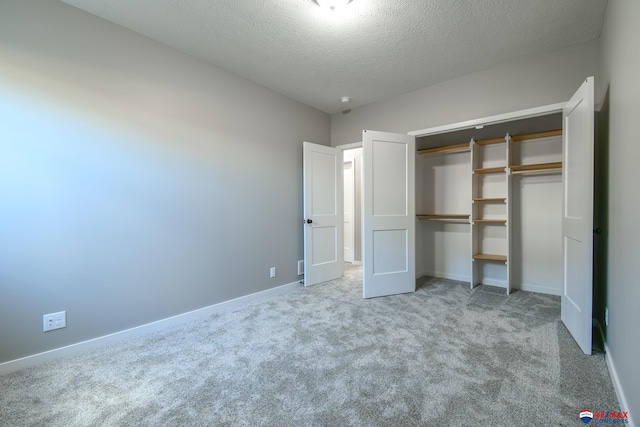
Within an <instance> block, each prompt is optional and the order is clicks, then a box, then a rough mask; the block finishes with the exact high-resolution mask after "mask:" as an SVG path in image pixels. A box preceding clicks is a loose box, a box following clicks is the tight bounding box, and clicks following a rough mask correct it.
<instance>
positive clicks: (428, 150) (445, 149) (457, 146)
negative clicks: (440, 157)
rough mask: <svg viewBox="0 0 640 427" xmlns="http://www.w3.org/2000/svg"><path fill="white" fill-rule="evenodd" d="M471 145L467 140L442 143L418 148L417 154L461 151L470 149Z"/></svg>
mask: <svg viewBox="0 0 640 427" xmlns="http://www.w3.org/2000/svg"><path fill="white" fill-rule="evenodd" d="M470 150H471V147H470V145H469V143H468V142H462V143H460V144H453V145H443V146H440V147H433V148H425V149H422V150H418V154H421V155H422V154H437V153H462V152H465V151H470Z"/></svg>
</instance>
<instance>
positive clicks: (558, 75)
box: [331, 41, 598, 146]
mask: <svg viewBox="0 0 640 427" xmlns="http://www.w3.org/2000/svg"><path fill="white" fill-rule="evenodd" d="M597 51H598V42H597V41H592V42H587V43H582V44H579V45H576V46H573V47H569V48H566V49H561V50H557V51H554V52H552V53H549V54H546V55H543V56H539V57H535V58H529V59H523V60H521V61H517V62H512V63H509V64H504V65H502V66H500V67H498V68H494V69H491V70H487V71H482V72H479V73H474V74H471V75H469V76H466V77H462V78H459V79H456V80H450V81H447V82H444V83H440V84H437V85H433V86H429V87H427V88H424V89H420V90H417V91H414V92H410V93H407V94H405V95H400V96H397V97H394V98H391V99H389V100H386V101H382V102H377V103H375V104H370V105H367V106H364V107H360V108H355V109H353V110H352V111H351V112H350V113H348V114H336V115H333V116H332V117H331V144H332V145H334V146H336V145H341V144H349V143H352V142H356V141H361V140H362V130H363V129H372V130H379V131H386V132H409V131H413V130H419V129H424V128H428V127H433V126H439V125H443V124H448V123H456V122H460V121H464V120H470V119H476V118H481V117H486V116H490V115H494V114H501V113H506V112H510V111H516V110H521V109H525V108H530V107H537V106H540V105H547V104H554V103H556V102H564V101H567V100H568V99H569V98H570V97H571V95H573V93H574V92H575V91H576V89H577V88H578V87H579V86H580V84H581V83H582V81H583V80H584V79H585V78H586V77H588V76H593V75H595V74H596V72H597Z"/></svg>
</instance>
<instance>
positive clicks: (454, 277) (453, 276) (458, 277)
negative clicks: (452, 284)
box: [422, 270, 471, 282]
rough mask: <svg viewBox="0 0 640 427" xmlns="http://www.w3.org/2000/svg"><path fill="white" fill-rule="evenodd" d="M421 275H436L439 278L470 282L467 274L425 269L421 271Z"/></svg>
mask: <svg viewBox="0 0 640 427" xmlns="http://www.w3.org/2000/svg"><path fill="white" fill-rule="evenodd" d="M422 275H423V276H431V277H437V278H439V279H449V280H458V281H460V282H470V281H471V279H470V278H469V276H465V275H464V274H453V273H442V272H440V271H431V270H426V271H424V272H423V273H422Z"/></svg>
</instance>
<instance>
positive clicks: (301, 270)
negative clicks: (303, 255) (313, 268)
mask: <svg viewBox="0 0 640 427" xmlns="http://www.w3.org/2000/svg"><path fill="white" fill-rule="evenodd" d="M303 274H304V260H302V259H301V260H300V261H298V276H302V275H303Z"/></svg>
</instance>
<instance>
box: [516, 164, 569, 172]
mask: <svg viewBox="0 0 640 427" xmlns="http://www.w3.org/2000/svg"><path fill="white" fill-rule="evenodd" d="M546 172H562V162H551V163H533V164H530V165H514V166H511V173H512V174H514V175H519V174H525V173H546Z"/></svg>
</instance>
